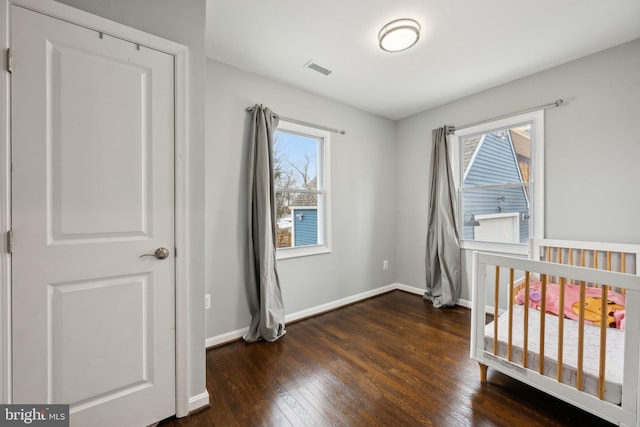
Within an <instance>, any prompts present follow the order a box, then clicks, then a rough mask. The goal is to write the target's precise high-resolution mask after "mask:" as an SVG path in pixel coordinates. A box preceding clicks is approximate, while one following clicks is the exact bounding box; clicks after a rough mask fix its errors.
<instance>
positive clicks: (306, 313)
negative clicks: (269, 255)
mask: <svg viewBox="0 0 640 427" xmlns="http://www.w3.org/2000/svg"><path fill="white" fill-rule="evenodd" d="M395 289H397V287H396V285H395V284H392V285H387V286H383V287H381V288H378V289H373V290H371V291H367V292H362V293H359V294H356V295H352V296H350V297H346V298H342V299H339V300H336V301H332V302H329V303H326V304H322V305H318V306H316V307H312V308H309V309H307V310H302V311H298V312H296V313H291V314H288V315H286V316H285V321H286V322H295V321H296V320H300V319H304V318H305V317H310V316H316V315H318V314H321V313H325V312H327V311H331V310H335V309H336V308H340V307H344V306H345V305H349V304H353V303H354V302H358V301H362V300H365V299H367V298H371V297H375V296H377V295H380V294H384V293H387V292H390V291H393V290H395Z"/></svg>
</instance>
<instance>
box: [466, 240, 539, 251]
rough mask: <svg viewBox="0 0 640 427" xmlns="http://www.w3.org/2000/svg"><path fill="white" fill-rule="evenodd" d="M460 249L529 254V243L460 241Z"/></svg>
mask: <svg viewBox="0 0 640 427" xmlns="http://www.w3.org/2000/svg"><path fill="white" fill-rule="evenodd" d="M460 249H465V250H468V251H483V252H494V253H499V254H511V255H529V245H518V244H510V243H491V242H474V241H469V240H466V241H462V242H460Z"/></svg>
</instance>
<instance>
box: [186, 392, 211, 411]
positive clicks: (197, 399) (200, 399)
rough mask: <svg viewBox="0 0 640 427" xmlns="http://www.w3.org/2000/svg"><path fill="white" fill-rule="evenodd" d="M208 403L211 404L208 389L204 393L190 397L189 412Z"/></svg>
mask: <svg viewBox="0 0 640 427" xmlns="http://www.w3.org/2000/svg"><path fill="white" fill-rule="evenodd" d="M207 405H209V393H208V392H207V391H206V390H205V391H204V393H200V394H197V395H195V396H190V397H189V412H191V411H195V410H196V409H200V408H203V407H205V406H207Z"/></svg>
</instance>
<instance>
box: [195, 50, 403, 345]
mask: <svg viewBox="0 0 640 427" xmlns="http://www.w3.org/2000/svg"><path fill="white" fill-rule="evenodd" d="M311 77H312V78H314V77H313V76H311ZM256 103H260V104H263V105H265V106H268V107H270V108H271V109H272V110H274V111H275V112H276V113H279V114H281V115H283V116H287V117H292V118H295V119H298V120H305V121H309V122H313V123H318V124H324V125H326V126H331V127H339V128H344V129H346V131H347V133H346V135H339V134H332V136H331V186H332V191H331V203H332V243H333V244H332V246H333V251H332V252H331V253H330V254H323V255H314V256H308V257H302V258H295V259H287V260H282V261H280V262H279V273H280V279H281V286H282V292H283V299H284V304H285V310H286V313H287V314H291V313H296V312H298V311H301V310H305V309H309V308H313V307H316V306H318V305H321V304H325V303H328V302H332V301H335V300H337V299H340V298H345V297H348V296H352V295H354V294H357V293H360V292H365V291H367V290H371V289H375V288H379V287H381V286H384V285H388V284H391V283H393V282H394V279H395V261H396V260H395V258H394V255H395V253H396V248H395V244H396V240H395V236H396V233H395V221H394V216H395V211H396V199H395V196H394V194H395V190H396V182H395V176H396V170H395V165H396V161H395V155H396V154H395V153H396V152H395V139H396V136H395V124H394V123H393V122H392V121H390V120H386V119H382V118H380V117H378V116H374V115H371V114H367V113H364V112H362V111H359V110H357V109H355V108H351V107H349V106H346V105H343V104H340V103H337V102H334V101H330V100H328V99H325V98H322V97H320V96H317V95H313V94H310V93H308V92H304V91H301V90H297V89H294V88H292V87H290V86H287V85H283V84H280V83H277V82H274V81H272V80H268V79H265V78H262V77H259V76H257V75H254V74H250V73H247V72H244V71H241V70H239V69H236V68H232V67H230V66H227V65H224V64H221V63H219V62H215V61H212V60H208V61H207V121H206V123H207V124H206V126H207V146H206V156H205V164H206V188H207V196H206V277H207V284H206V288H207V292H209V293H211V294H212V308H211V310H208V311H207V337H215V336H218V335H221V334H224V333H227V332H231V331H236V330H239V329H242V328H246V327H248V326H249V320H250V317H249V310H248V307H247V298H246V291H245V263H246V259H247V257H246V253H247V246H246V240H247V233H246V221H247V216H246V212H247V190H246V189H247V179H246V169H247V155H248V153H247V136H248V135H247V128H246V126H247V124H248V119H249V115H248V114H247V113H246V112H245V109H246V108H247V107H249V106H253V105H254V104H256ZM384 259H388V260H389V263H390V269H389V270H388V271H383V270H382V261H383V260H384Z"/></svg>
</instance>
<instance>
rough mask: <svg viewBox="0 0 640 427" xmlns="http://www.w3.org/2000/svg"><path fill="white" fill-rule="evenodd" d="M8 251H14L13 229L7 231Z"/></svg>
mask: <svg viewBox="0 0 640 427" xmlns="http://www.w3.org/2000/svg"><path fill="white" fill-rule="evenodd" d="M7 253H10V254H12V253H13V230H9V231H7Z"/></svg>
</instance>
